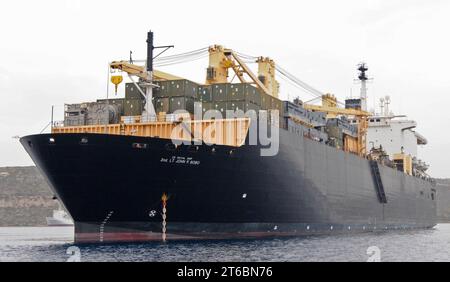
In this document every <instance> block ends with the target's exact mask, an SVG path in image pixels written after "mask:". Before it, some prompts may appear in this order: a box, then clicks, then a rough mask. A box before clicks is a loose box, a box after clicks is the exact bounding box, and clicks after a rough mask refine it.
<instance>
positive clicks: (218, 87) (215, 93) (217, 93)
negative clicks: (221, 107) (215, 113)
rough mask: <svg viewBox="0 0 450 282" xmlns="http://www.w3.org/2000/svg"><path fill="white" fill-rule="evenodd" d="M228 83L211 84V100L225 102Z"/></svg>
mask: <svg viewBox="0 0 450 282" xmlns="http://www.w3.org/2000/svg"><path fill="white" fill-rule="evenodd" d="M228 85H229V83H220V84H214V85H212V100H213V102H226V101H227V99H228V97H227V96H228V95H227V90H228Z"/></svg>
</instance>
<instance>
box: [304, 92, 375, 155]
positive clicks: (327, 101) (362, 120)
mask: <svg viewBox="0 0 450 282" xmlns="http://www.w3.org/2000/svg"><path fill="white" fill-rule="evenodd" d="M303 107H304V108H305V109H307V110H310V111H313V112H324V113H326V114H327V118H336V117H337V116H339V115H344V116H348V117H354V119H355V120H356V121H357V124H358V138H357V151H358V155H359V156H361V157H365V156H366V154H367V152H366V147H367V145H366V135H367V129H368V127H369V124H368V122H367V117H369V116H371V115H372V114H371V113H369V112H366V111H363V110H360V109H343V108H339V107H338V106H337V99H336V97H335V96H334V95H331V94H324V95H322V106H318V105H310V104H304V105H303Z"/></svg>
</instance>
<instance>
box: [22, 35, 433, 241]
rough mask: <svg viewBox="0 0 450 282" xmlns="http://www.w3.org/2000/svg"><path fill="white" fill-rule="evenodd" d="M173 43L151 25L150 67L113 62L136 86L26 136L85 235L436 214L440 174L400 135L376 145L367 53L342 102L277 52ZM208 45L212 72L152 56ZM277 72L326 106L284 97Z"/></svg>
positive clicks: (200, 234)
mask: <svg viewBox="0 0 450 282" xmlns="http://www.w3.org/2000/svg"><path fill="white" fill-rule="evenodd" d="M170 47H172V46H161V47H155V46H153V33H152V32H149V33H148V38H147V60H145V62H143V63H144V64H143V65H142V64H139V62H138V61H133V60H132V58H130V60H128V61H115V62H112V63H111V64H110V68H111V72H112V75H111V82H112V83H113V84H114V85H115V86H116V89H117V86H118V85H119V84H120V83H122V82H123V80H124V78H123V75H124V74H125V75H126V76H128V77H129V79H130V81H131V82H129V83H127V84H126V86H125V98H114V99H110V98H109V97H108V98H107V99H99V100H97V101H96V102H88V103H81V104H70V105H66V108H65V116H64V122H62V123H53V124H52V132H51V134H40V135H33V136H27V137H24V138H22V139H21V143H22V144H23V146H24V147H25V149H26V150H27V152H28V153H29V154H30V156H31V157H32V158H33V160H34V161H35V163H36V165H37V166H38V167H39V168H40V169H41V171H42V172H43V174H44V175H45V176H46V177H47V179H48V181H49V183H50V184H51V186H52V188H53V189H54V191H55V195H57V197H58V199H60V200H61V201H62V203H63V204H64V206H65V208H66V210H67V211H68V212H69V213H70V215H71V217H72V218H73V219H74V222H75V240H76V241H77V242H105V241H111V242H115V241H146V240H165V239H166V238H167V239H169V240H170V239H201V238H202V239H205V238H206V239H218V238H248V237H267V236H269V237H273V236H297V235H303V234H323V233H342V232H367V231H375V230H380V229H406V228H430V227H433V226H434V225H435V222H436V221H435V217H436V203H435V193H436V191H435V188H434V182H433V181H432V179H430V178H428V177H423V175H421V174H420V175H419V174H418V173H416V171H418V170H419V166H417V165H416V166H414V165H413V163H414V161H413V158H414V157H415V155H413V153H414V152H413V146H410V145H409V144H406V143H405V144H403V143H402V142H404V141H405V140H403V139H401V138H400V139H398V140H397V139H396V142H398V143H396V145H395V146H394V145H392V146H388V145H386V148H385V147H384V146H385V145H384V143H385V142H386V140H385V139H381V138H379V139H375V141H376V140H378V141H379V142H378V143H376V144H374V146H372V147H371V146H369V145H368V144H369V143H370V144H372V143H371V142H373V138H377V135H376V134H375V135H374V134H373V130H377V129H375V126H374V122H372V121H371V120H372V119H374V120H375V122H376V120H377V119H378V117H376V116H373V114H372V113H370V112H368V111H367V106H366V105H367V102H366V101H367V91H366V90H367V89H366V87H365V82H366V80H367V76H366V74H365V72H366V71H368V68H367V67H366V66H365V65H360V68H359V70H360V71H361V75H360V80H361V82H362V86H363V87H362V90H361V96H360V97H359V98H358V99H348V100H347V101H346V102H345V104H344V103H340V102H339V101H338V100H337V98H336V97H335V96H334V95H332V94H324V93H321V92H320V91H317V90H315V89H314V88H313V87H311V86H309V85H307V84H306V83H304V82H302V81H300V80H299V79H297V78H295V77H294V76H292V75H291V74H289V73H288V72H287V71H286V70H284V69H282V68H281V67H279V66H277V65H276V64H275V62H274V60H272V59H270V58H268V57H261V56H260V57H253V56H248V55H244V54H241V53H239V52H236V51H234V50H232V49H228V48H225V47H223V46H220V45H213V46H211V47H208V48H204V49H199V50H196V51H193V52H189V53H185V54H183V55H171V56H166V57H159V55H160V54H157V55H156V56H155V54H154V50H155V49H162V48H164V49H163V51H164V50H166V49H167V48H170ZM204 53H205V54H207V56H208V57H209V64H208V67H207V70H206V79H205V83H204V84H199V83H195V82H193V81H190V80H187V79H184V78H181V77H179V76H175V75H172V74H168V73H165V72H162V71H159V70H156V69H154V59H155V57H156V58H158V57H159V58H158V59H159V62H160V65H167V64H170V63H172V62H174V61H177V60H184V59H185V58H186V57H192V58H197V57H198V56H199V55H200V54H202V55H203V54H204ZM247 61H252V62H254V63H256V64H257V65H258V71H257V72H253V71H252V69H251V68H250V67H248V66H247V64H246V62H247ZM276 74H279V75H282V76H284V77H285V78H287V79H288V80H289V81H290V82H291V83H294V84H295V85H297V86H298V87H301V88H302V89H304V90H307V91H308V92H310V93H313V94H314V95H315V96H316V98H317V99H320V101H321V104H320V105H316V104H312V103H304V102H302V101H301V100H300V99H295V100H294V101H282V100H281V99H279V83H278V81H277V80H276ZM234 79H235V80H237V81H238V82H237V83H232V82H233V80H234ZM379 119H380V122H381V120H382V117H379ZM383 120H384V121H387V120H389V122H390V125H389V127H390V128H391V129H393V128H394V127H395V126H394V123H392V122H393V119H388V118H387V117H386V118H385V119H383ZM411 129H412V127H410V128H406V129H405V128H399V130H401V132H403V133H404V135H406V134H409V131H408V133H406V131H407V130H411ZM411 132H412V131H411ZM375 133H378V132H377V131H376V132H375ZM397 133H398V132H397V129H396V132H394V131H393V133H392V135H394V134H397ZM414 136H416V137H417V136H419V135H414ZM402 138H404V137H402ZM415 140H416V143H417V142H418V140H419V138H416V139H415ZM421 140H422V141H423V139H421ZM274 144H275V145H274ZM399 144H403V149H402V148H400V149H401V150H400V151H398V152H397V151H396V150H397V149H396V147H398V145H399ZM267 147H270V148H269V149H275V150H269V151H270V152H269V153H267V152H266V151H267V150H268V148H267ZM391 148H392V151H386V149H388V150H391ZM421 171H423V172H425V171H424V170H423V169H422V170H421Z"/></svg>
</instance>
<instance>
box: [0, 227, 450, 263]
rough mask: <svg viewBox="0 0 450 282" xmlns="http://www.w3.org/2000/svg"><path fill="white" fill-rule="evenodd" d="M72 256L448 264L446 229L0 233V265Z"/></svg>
mask: <svg viewBox="0 0 450 282" xmlns="http://www.w3.org/2000/svg"><path fill="white" fill-rule="evenodd" d="M73 246H75V247H76V248H73ZM68 253H69V254H68ZM74 256H75V259H79V260H81V261H181V262H187V261H202V262H203V261H252V262H253V261H263V262H265V261H367V260H369V259H372V260H381V261H450V224H441V225H438V226H437V227H436V228H435V229H432V230H420V231H399V232H386V233H368V234H358V235H338V236H316V237H303V238H295V239H271V240H246V241H206V242H168V243H166V244H163V243H149V244H121V245H81V246H76V245H74V244H73V228H71V227H4V228H0V261H67V260H68V259H74Z"/></svg>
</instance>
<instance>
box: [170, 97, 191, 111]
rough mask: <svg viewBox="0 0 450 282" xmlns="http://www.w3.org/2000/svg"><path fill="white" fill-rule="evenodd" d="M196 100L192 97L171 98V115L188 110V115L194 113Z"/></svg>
mask: <svg viewBox="0 0 450 282" xmlns="http://www.w3.org/2000/svg"><path fill="white" fill-rule="evenodd" d="M194 102H195V101H194V98H192V97H184V96H182V97H171V98H170V99H169V113H171V114H173V113H174V112H175V111H178V110H186V111H187V112H188V113H190V114H193V113H194Z"/></svg>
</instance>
